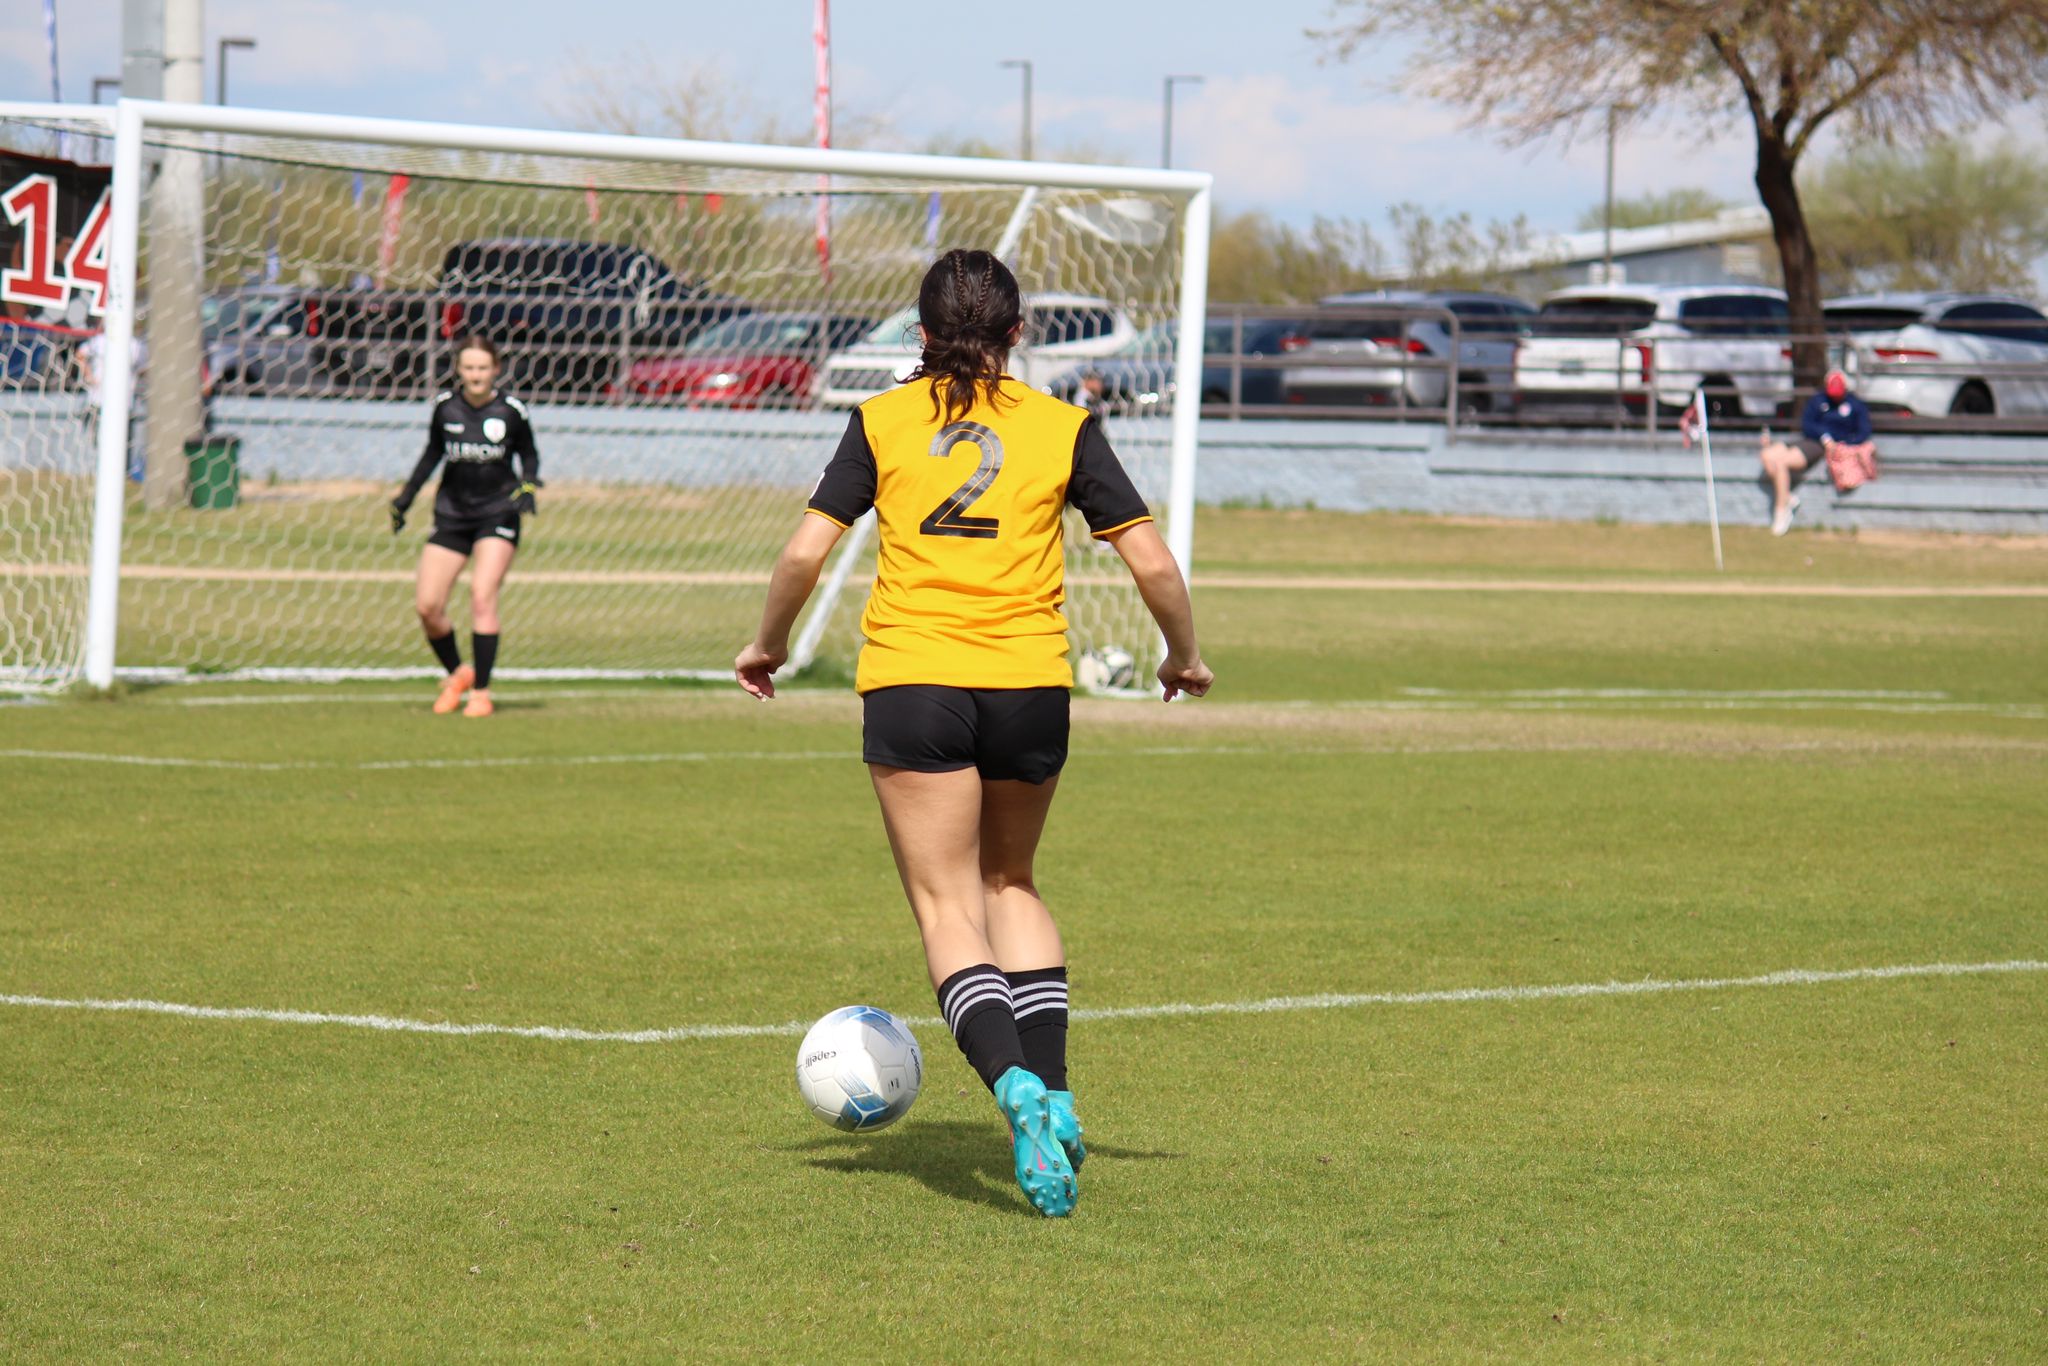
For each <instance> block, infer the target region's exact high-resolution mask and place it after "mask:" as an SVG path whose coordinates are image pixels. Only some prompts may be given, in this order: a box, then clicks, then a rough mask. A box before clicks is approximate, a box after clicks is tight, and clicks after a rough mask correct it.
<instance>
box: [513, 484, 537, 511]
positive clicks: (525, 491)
mask: <svg viewBox="0 0 2048 1366" xmlns="http://www.w3.org/2000/svg"><path fill="white" fill-rule="evenodd" d="M539 487H540V485H539V484H538V483H525V484H521V485H520V486H519V491H518V492H517V493H515V494H513V495H512V510H513V511H514V512H516V513H519V514H520V515H521V516H524V517H531V516H533V515H534V513H535V511H536V510H537V509H536V508H535V506H534V501H533V494H534V490H536V489H538V488H539Z"/></svg>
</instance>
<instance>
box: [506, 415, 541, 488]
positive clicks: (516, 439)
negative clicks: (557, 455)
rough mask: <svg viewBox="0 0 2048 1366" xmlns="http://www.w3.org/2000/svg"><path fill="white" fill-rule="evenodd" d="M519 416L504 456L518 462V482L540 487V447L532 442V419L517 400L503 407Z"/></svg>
mask: <svg viewBox="0 0 2048 1366" xmlns="http://www.w3.org/2000/svg"><path fill="white" fill-rule="evenodd" d="M505 406H506V407H508V408H510V409H511V410H512V411H513V412H515V413H517V414H518V415H519V421H518V423H517V424H516V425H514V427H513V429H512V441H511V443H510V447H509V449H508V450H507V451H506V454H508V455H511V456H513V457H515V458H517V459H518V461H519V482H520V483H522V484H531V485H533V486H534V487H535V488H539V487H541V482H540V447H539V446H537V445H535V444H534V440H533V418H532V417H531V416H529V415H528V413H527V411H526V405H525V404H524V403H521V402H519V401H518V400H517V399H514V400H512V401H511V402H509V403H507V404H506V405H505Z"/></svg>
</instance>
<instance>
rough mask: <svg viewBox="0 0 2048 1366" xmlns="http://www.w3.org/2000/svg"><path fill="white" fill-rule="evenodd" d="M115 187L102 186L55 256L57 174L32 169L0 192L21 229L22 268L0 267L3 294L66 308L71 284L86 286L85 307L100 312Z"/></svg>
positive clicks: (2, 205)
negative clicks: (32, 172)
mask: <svg viewBox="0 0 2048 1366" xmlns="http://www.w3.org/2000/svg"><path fill="white" fill-rule="evenodd" d="M113 193H114V192H113V188H112V187H111V186H110V187H108V188H107V189H105V190H102V191H101V192H100V197H99V199H98V201H97V202H95V203H94V204H93V206H92V212H91V213H89V214H87V215H86V216H85V224H84V226H83V227H82V228H80V229H79V232H78V236H77V237H76V238H75V239H73V241H72V243H71V249H70V250H69V251H66V252H65V253H64V260H63V262H62V263H61V264H62V270H61V271H60V270H59V268H58V267H59V264H60V263H59V262H58V260H57V180H56V177H54V176H47V175H32V176H27V177H24V178H23V179H21V180H19V181H16V182H15V184H14V186H13V187H12V188H11V189H9V190H8V191H7V193H6V194H4V195H0V211H4V212H5V213H6V215H7V221H8V222H9V223H10V224H12V225H13V226H15V227H18V228H20V229H21V230H22V232H21V268H20V269H18V270H6V271H0V299H4V300H5V301H6V302H8V303H11V304H29V305H31V306H33V307H36V308H62V307H63V306H64V304H65V302H66V301H67V300H69V299H70V297H71V292H72V291H73V290H83V291H85V299H86V311H87V313H88V314H90V315H91V316H93V317H98V316H99V315H100V314H101V313H103V312H105V311H106V307H107V220H108V217H109V215H110V211H111V209H112V197H113Z"/></svg>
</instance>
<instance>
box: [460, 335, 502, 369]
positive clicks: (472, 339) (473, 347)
mask: <svg viewBox="0 0 2048 1366" xmlns="http://www.w3.org/2000/svg"><path fill="white" fill-rule="evenodd" d="M465 351H481V352H483V353H484V354H485V355H486V356H489V357H490V358H491V364H493V365H495V366H498V367H500V368H501V369H502V368H503V367H504V364H505V358H504V357H503V356H500V355H499V354H498V344H497V343H496V342H494V341H492V340H491V339H490V338H489V337H486V336H485V335H484V334H483V333H481V332H470V333H466V334H465V335H463V336H462V337H460V338H459V339H457V341H456V343H455V345H454V346H453V347H451V348H449V351H448V366H449V368H450V370H454V371H459V370H460V368H461V364H462V353H463V352H465Z"/></svg>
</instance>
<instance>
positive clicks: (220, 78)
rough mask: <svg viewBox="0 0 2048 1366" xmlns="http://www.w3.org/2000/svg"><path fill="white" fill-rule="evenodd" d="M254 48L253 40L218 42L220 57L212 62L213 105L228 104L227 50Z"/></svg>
mask: <svg viewBox="0 0 2048 1366" xmlns="http://www.w3.org/2000/svg"><path fill="white" fill-rule="evenodd" d="M255 46H256V40H255V39H254V38H223V39H221V40H220V55H219V57H218V58H217V59H216V60H215V61H214V74H213V79H214V86H213V102H214V103H215V104H226V103H227V102H228V49H229V48H231V47H244V48H252V47H255Z"/></svg>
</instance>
